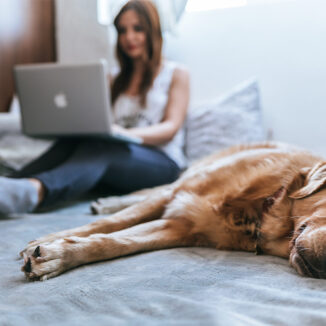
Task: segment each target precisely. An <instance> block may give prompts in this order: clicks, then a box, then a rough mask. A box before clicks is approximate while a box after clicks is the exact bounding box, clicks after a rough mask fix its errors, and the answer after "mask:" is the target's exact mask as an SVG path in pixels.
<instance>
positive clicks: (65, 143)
mask: <svg viewBox="0 0 326 326" xmlns="http://www.w3.org/2000/svg"><path fill="white" fill-rule="evenodd" d="M79 142H80V140H77V139H64V140H59V141H57V142H55V144H54V145H53V146H52V147H51V148H50V149H49V150H47V151H46V152H45V153H44V154H43V155H41V156H40V157H39V158H37V159H36V160H34V161H33V162H31V163H30V164H28V165H26V166H25V167H24V168H23V169H22V170H20V171H17V172H14V173H13V174H12V175H11V177H10V178H7V177H0V215H2V214H4V215H8V214H11V213H25V212H31V211H33V210H34V209H35V207H36V206H37V205H38V204H39V203H40V201H41V200H42V199H43V196H44V186H43V184H42V183H41V182H40V181H39V180H38V179H33V178H29V176H30V175H32V174H36V173H40V172H42V171H46V170H48V169H51V168H53V167H54V166H56V165H59V164H61V163H62V162H64V161H65V160H66V159H67V158H68V157H69V156H70V155H71V154H72V153H73V152H74V150H75V148H76V147H77V146H78V144H79Z"/></svg>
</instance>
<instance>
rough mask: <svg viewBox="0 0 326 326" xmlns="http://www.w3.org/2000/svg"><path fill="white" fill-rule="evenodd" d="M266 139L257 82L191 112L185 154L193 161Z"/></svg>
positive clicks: (245, 85)
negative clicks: (239, 145) (240, 144)
mask: <svg viewBox="0 0 326 326" xmlns="http://www.w3.org/2000/svg"><path fill="white" fill-rule="evenodd" d="M263 140H266V133H265V131H264V128H263V125H262V113H261V106H260V97H259V88H258V82H257V80H256V79H251V80H248V81H246V82H244V83H242V84H240V85H238V86H237V87H235V88H234V89H233V90H232V91H230V92H229V93H226V94H225V95H224V96H221V97H219V98H217V99H214V100H212V101H210V102H209V103H206V104H202V105H200V106H197V107H193V108H190V110H189V112H188V116H187V120H186V142H185V143H186V147H185V153H186V156H187V158H188V160H189V162H192V161H194V160H197V159H200V158H202V157H203V156H206V155H209V154H211V153H213V152H216V151H218V150H221V149H224V148H226V147H229V146H232V145H236V144H239V143H248V142H254V141H263Z"/></svg>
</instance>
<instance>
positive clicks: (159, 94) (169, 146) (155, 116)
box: [113, 61, 186, 169]
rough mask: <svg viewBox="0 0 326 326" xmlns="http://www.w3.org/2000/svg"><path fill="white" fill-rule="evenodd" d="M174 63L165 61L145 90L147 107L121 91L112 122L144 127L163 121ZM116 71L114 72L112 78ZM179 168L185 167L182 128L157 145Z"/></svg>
mask: <svg viewBox="0 0 326 326" xmlns="http://www.w3.org/2000/svg"><path fill="white" fill-rule="evenodd" d="M176 67H177V64H176V63H174V62H170V61H164V62H163V66H162V69H161V71H160V73H159V74H158V75H157V76H156V78H155V79H154V82H153V86H152V87H151V89H150V90H149V91H148V93H147V97H146V107H142V106H141V104H140V101H139V100H140V98H139V96H131V95H125V94H121V95H120V96H119V97H118V98H117V100H116V101H115V103H114V107H113V112H114V119H115V123H116V124H118V125H120V126H122V127H124V128H134V127H146V126H150V125H153V124H156V123H160V122H161V121H162V120H163V117H164V113H165V108H166V105H167V102H168V98H169V90H170V86H171V81H172V76H173V72H174V69H175V68H176ZM115 76H116V73H115V74H113V77H115ZM158 148H160V149H161V150H162V151H163V152H164V153H165V154H167V155H168V156H169V157H170V158H171V159H172V160H174V161H175V163H177V164H178V166H179V167H180V168H181V169H182V168H184V167H186V158H185V156H184V153H183V148H184V128H183V127H182V128H181V129H180V130H179V131H178V132H177V133H176V135H175V136H174V137H173V139H172V140H171V141H169V142H168V143H166V144H163V145H160V146H158Z"/></svg>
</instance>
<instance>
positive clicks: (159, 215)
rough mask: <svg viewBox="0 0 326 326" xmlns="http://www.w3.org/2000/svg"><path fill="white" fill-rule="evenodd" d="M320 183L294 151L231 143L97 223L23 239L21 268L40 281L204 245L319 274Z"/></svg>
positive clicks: (322, 167) (325, 234)
mask: <svg viewBox="0 0 326 326" xmlns="http://www.w3.org/2000/svg"><path fill="white" fill-rule="evenodd" d="M325 182H326V162H324V161H322V159H320V158H318V157H316V156H313V155H312V154H309V153H307V152H304V151H302V150H299V149H296V148H292V147H291V148H290V147H289V146H287V145H282V144H274V143H266V144H257V145H244V146H237V147H233V148H230V149H228V150H225V151H223V152H221V153H218V154H215V155H212V156H210V157H207V158H205V159H203V160H201V161H199V162H198V163H195V164H194V165H193V166H191V167H190V168H189V169H188V170H186V172H185V173H184V174H183V175H182V176H181V177H180V178H179V179H178V180H177V181H176V182H174V183H172V184H170V185H166V186H161V187H158V188H154V189H152V190H149V191H148V195H147V197H146V199H145V200H142V201H140V202H138V203H134V204H133V205H132V206H130V207H127V208H125V209H123V210H121V211H119V212H117V213H115V214H113V215H111V216H108V217H107V218H104V219H100V220H97V221H95V222H93V223H91V224H88V225H85V226H82V227H78V228H75V229H71V230H67V231H62V232H58V233H53V234H50V235H48V236H45V237H43V238H40V239H38V240H34V241H32V242H30V243H29V244H28V246H27V247H26V249H24V250H23V251H22V252H21V255H22V256H23V257H24V266H23V267H22V270H23V272H24V273H25V274H26V277H27V278H28V279H31V280H46V279H48V278H51V277H54V276H57V275H59V274H61V273H63V272H65V271H66V270H69V269H71V268H74V267H77V266H79V265H82V264H86V263H90V262H95V261H102V260H106V259H112V258H116V257H120V256H124V255H129V254H134V253H137V252H143V251H150V250H158V249H164V248H175V247H186V246H205V247H214V248H217V249H223V250H245V251H252V252H256V253H264V254H269V255H275V256H280V257H284V258H289V259H290V264H291V265H292V266H293V267H294V268H295V269H296V270H297V271H298V273H299V274H301V275H305V276H310V277H316V278H325V276H326V259H325V256H324V254H325V249H326V240H325V239H326V189H324V188H323V186H324V184H325ZM126 198H127V201H128V198H129V199H130V201H131V202H133V201H134V200H133V195H129V196H127V197H125V198H124V201H125V200H126ZM138 198H139V196H138ZM140 198H141V197H140ZM324 247H325V248H324Z"/></svg>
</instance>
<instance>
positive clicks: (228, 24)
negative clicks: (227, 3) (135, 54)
mask: <svg viewBox="0 0 326 326" xmlns="http://www.w3.org/2000/svg"><path fill="white" fill-rule="evenodd" d="M165 53H166V55H167V57H171V58H175V59H177V60H179V61H181V62H184V63H185V64H186V65H187V66H188V68H189V70H190V72H191V76H192V97H193V102H194V103H197V102H200V101H202V100H207V99H209V98H213V97H216V96H218V95H219V94H221V93H222V92H223V91H225V90H228V89H229V88H232V86H234V85H235V84H237V83H238V82H241V81H243V80H245V79H247V78H249V77H251V76H257V77H258V80H259V82H260V85H261V92H262V104H263V110H264V117H265V125H266V127H267V128H270V127H271V128H272V129H273V131H274V138H275V139H277V140H282V141H287V142H291V143H295V144H298V145H302V146H305V147H307V148H310V149H313V150H316V151H318V152H321V153H323V154H325V155H326V146H325V145H324V138H325V140H326V132H325V128H324V123H323V120H324V119H326V1H325V0H297V1H291V2H283V3H275V4H267V5H256V6H254V5H252V6H247V7H241V8H233V9H225V10H215V11H211V12H193V13H186V14H185V15H183V17H182V20H181V22H180V24H179V26H178V30H177V36H168V37H167V38H166V44H165Z"/></svg>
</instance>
